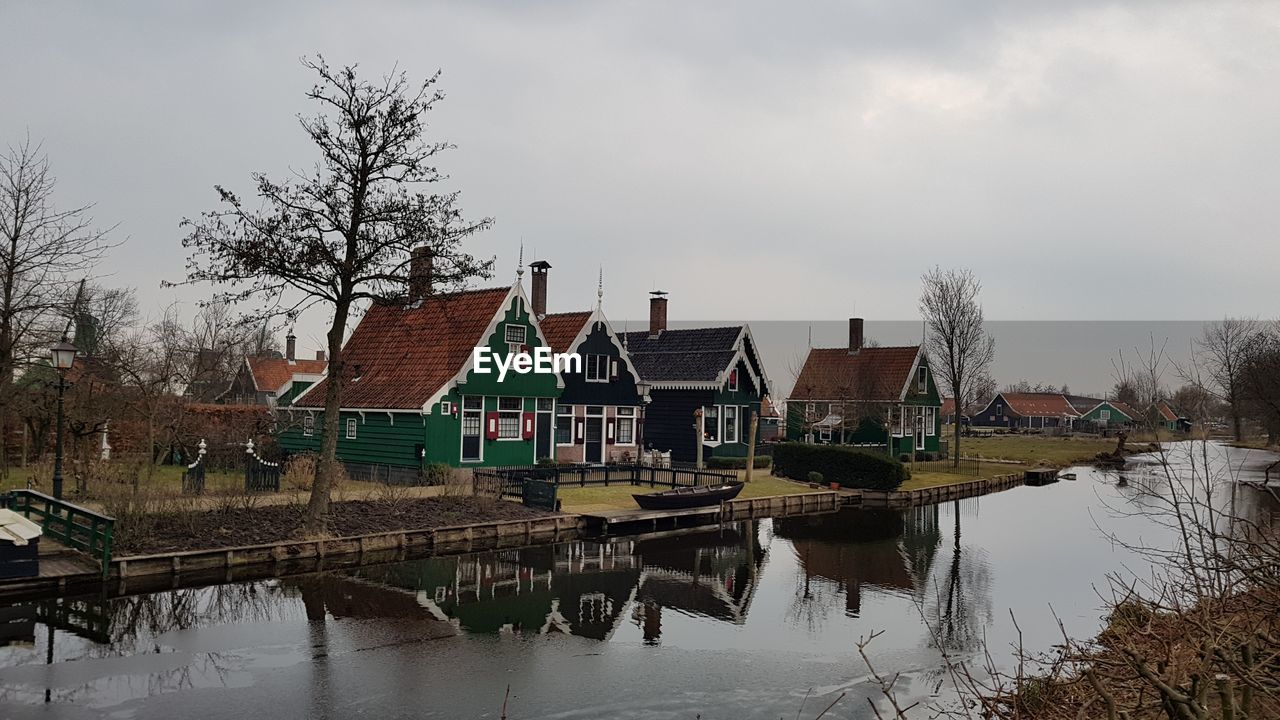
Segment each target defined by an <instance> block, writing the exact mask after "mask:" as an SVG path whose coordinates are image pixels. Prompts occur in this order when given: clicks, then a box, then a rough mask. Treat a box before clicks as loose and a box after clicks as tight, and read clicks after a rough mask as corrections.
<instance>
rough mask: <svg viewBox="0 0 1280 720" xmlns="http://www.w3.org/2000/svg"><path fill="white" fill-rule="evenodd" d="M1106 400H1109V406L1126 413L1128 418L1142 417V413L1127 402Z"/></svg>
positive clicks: (1139, 418) (1138, 418) (1136, 418)
mask: <svg viewBox="0 0 1280 720" xmlns="http://www.w3.org/2000/svg"><path fill="white" fill-rule="evenodd" d="M1108 402H1110V403H1111V406H1112V407H1114V408H1115V409H1117V410H1119V411H1120V412H1122V413H1124V414H1125V415H1128V416H1129V419H1130V420H1141V419H1142V413H1140V412H1138V411H1137V410H1134V409H1133V406H1132V405H1130V404H1129V403H1124V402H1120V401H1119V400H1109V401H1108Z"/></svg>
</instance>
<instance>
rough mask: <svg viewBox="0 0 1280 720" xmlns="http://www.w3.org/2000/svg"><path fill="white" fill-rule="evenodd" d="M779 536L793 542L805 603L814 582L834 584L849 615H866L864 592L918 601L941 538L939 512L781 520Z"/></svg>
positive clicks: (776, 524) (916, 510)
mask: <svg viewBox="0 0 1280 720" xmlns="http://www.w3.org/2000/svg"><path fill="white" fill-rule="evenodd" d="M774 533H775V534H776V535H777V536H778V537H782V538H787V539H788V540H789V541H790V542H791V545H792V547H793V548H794V549H795V553H796V557H797V558H798V559H799V561H800V566H801V571H802V572H803V573H804V586H803V588H801V589H800V590H799V593H800V597H801V599H811V598H812V597H814V596H815V593H814V590H813V587H812V582H813V581H814V580H815V579H816V580H818V581H820V582H821V581H828V582H831V583H834V584H835V585H836V590H837V593H843V594H844V600H845V612H846V613H848V614H849V615H851V616H854V617H856V616H858V615H859V614H860V613H861V611H862V593H863V590H864V588H871V589H874V590H878V591H882V592H889V593H897V594H905V595H914V594H916V593H917V592H919V591H920V590H921V589H922V588H923V586H924V583H925V581H926V579H927V578H928V576H929V571H930V568H931V567H932V565H933V561H934V557H935V556H936V554H937V550H938V544H939V541H940V540H941V533H940V532H939V528H938V506H936V505H930V506H925V507H919V508H911V509H907V510H890V509H865V510H842V511H840V512H839V513H837V514H835V515H823V516H818V517H795V518H779V519H777V520H775V521H774Z"/></svg>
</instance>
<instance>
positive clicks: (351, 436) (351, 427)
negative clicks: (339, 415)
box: [347, 418, 357, 440]
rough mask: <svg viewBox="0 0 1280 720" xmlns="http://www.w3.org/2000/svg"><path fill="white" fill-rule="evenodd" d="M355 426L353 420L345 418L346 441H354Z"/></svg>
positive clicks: (354, 420)
mask: <svg viewBox="0 0 1280 720" xmlns="http://www.w3.org/2000/svg"><path fill="white" fill-rule="evenodd" d="M356 425H357V423H356V419H355V418H347V439H348V440H355V439H356Z"/></svg>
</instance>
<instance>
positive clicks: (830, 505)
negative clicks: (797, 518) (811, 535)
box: [719, 492, 840, 522]
mask: <svg viewBox="0 0 1280 720" xmlns="http://www.w3.org/2000/svg"><path fill="white" fill-rule="evenodd" d="M839 509H840V493H836V492H817V493H805V494H803V495H771V496H769V497H758V498H746V499H742V500H730V501H728V502H724V503H721V504H720V518H719V520H720V522H734V521H737V520H750V519H752V518H764V517H787V516H790V515H814V514H818V513H829V512H835V511H837V510H839Z"/></svg>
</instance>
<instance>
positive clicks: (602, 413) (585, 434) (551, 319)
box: [534, 275, 645, 464]
mask: <svg viewBox="0 0 1280 720" xmlns="http://www.w3.org/2000/svg"><path fill="white" fill-rule="evenodd" d="M534 277H535V281H536V279H537V276H536V275H535V276H534ZM541 322H542V327H543V330H544V332H545V333H546V337H547V341H548V342H549V343H550V346H551V349H552V351H553V352H575V353H577V354H578V355H580V356H581V357H582V368H581V370H580V371H575V372H561V373H560V376H561V378H562V379H563V380H564V391H563V392H562V393H561V395H560V397H559V399H558V401H557V403H556V407H555V425H554V438H553V442H554V445H555V453H554V457H555V459H556V460H558V461H560V462H573V463H592V464H596V463H603V462H615V461H635V460H636V459H637V458H638V457H639V453H640V449H641V447H642V444H641V443H642V439H641V429H642V427H643V420H644V410H645V407H644V398H643V397H642V395H641V393H640V390H639V388H638V383H639V382H640V377H639V373H638V372H637V371H636V369H635V366H634V365H632V363H631V357H630V355H629V354H628V353H627V350H626V348H625V347H624V346H623V344H622V339H621V338H620V337H619V336H618V334H617V333H615V332H614V331H613V327H612V326H611V325H610V324H609V321H608V319H606V318H605V316H604V312H603V311H602V310H601V309H600V307H599V305H597V306H596V309H595V310H594V311H591V312H578V313H558V314H553V315H544V316H542V319H541Z"/></svg>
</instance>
